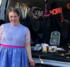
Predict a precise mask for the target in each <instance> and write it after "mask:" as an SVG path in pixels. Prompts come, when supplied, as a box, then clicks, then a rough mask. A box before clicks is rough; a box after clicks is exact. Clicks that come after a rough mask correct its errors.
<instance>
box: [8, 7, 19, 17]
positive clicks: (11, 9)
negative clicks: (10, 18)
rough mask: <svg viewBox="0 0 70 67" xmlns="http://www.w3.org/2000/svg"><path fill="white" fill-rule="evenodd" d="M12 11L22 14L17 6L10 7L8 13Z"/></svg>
mask: <svg viewBox="0 0 70 67" xmlns="http://www.w3.org/2000/svg"><path fill="white" fill-rule="evenodd" d="M10 12H14V13H16V14H17V15H18V16H19V15H20V13H19V11H18V10H17V9H16V8H14V7H10V8H9V10H8V14H9V13H10Z"/></svg>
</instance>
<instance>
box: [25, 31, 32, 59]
mask: <svg viewBox="0 0 70 67" xmlns="http://www.w3.org/2000/svg"><path fill="white" fill-rule="evenodd" d="M25 48H26V51H27V55H28V59H29V60H30V59H32V55H31V45H30V31H29V30H28V32H27V35H26V44H25Z"/></svg>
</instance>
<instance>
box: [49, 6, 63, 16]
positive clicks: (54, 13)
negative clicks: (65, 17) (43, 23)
mask: <svg viewBox="0 0 70 67" xmlns="http://www.w3.org/2000/svg"><path fill="white" fill-rule="evenodd" d="M58 13H62V8H61V7H60V8H56V9H53V10H50V14H52V15H56V14H58Z"/></svg>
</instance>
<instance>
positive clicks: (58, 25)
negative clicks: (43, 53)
mask: <svg viewBox="0 0 70 67" xmlns="http://www.w3.org/2000/svg"><path fill="white" fill-rule="evenodd" d="M63 16H64V18H65V19H67V20H69V18H70V10H65V11H64V12H63ZM20 22H21V24H22V25H25V26H27V27H28V28H29V30H30V32H31V39H32V41H33V42H34V44H37V43H48V44H49V42H50V35H51V32H53V31H59V32H60V34H61V39H60V44H61V45H63V46H64V44H65V45H66V44H67V43H68V42H70V31H69V30H70V24H69V25H66V24H64V23H62V22H61V21H59V20H58V17H57V15H51V16H50V17H47V18H41V19H38V20H34V19H32V17H30V16H29V15H27V17H26V19H21V18H20Z"/></svg>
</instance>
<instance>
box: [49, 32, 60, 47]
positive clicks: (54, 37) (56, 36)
mask: <svg viewBox="0 0 70 67" xmlns="http://www.w3.org/2000/svg"><path fill="white" fill-rule="evenodd" d="M50 45H51V46H59V45H60V32H58V31H53V32H52V33H51V37H50Z"/></svg>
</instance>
